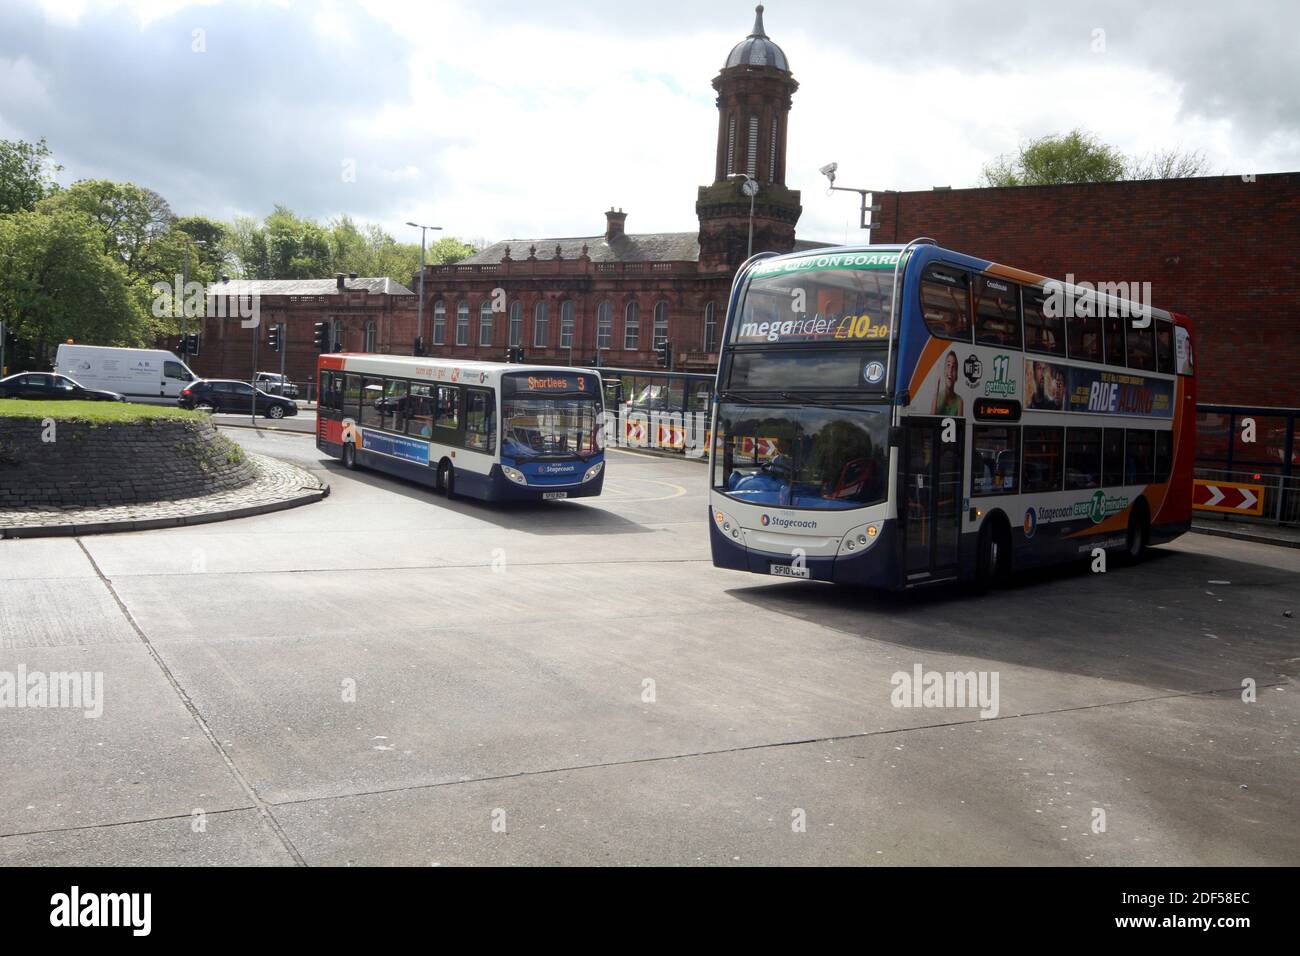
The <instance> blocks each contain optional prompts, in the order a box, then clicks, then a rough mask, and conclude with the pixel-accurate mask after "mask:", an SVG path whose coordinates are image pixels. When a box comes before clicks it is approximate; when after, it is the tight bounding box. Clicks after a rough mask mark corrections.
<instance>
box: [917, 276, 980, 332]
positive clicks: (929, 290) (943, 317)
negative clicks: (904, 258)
mask: <svg viewBox="0 0 1300 956" xmlns="http://www.w3.org/2000/svg"><path fill="white" fill-rule="evenodd" d="M921 314H922V316H923V317H924V318H925V324H926V326H928V327H929V329H930V334H931V335H935V336H938V337H939V338H942V339H959V340H960V341H963V342H969V341H970V340H971V337H970V325H971V323H970V276H969V275H967V274H966V273H965V272H963V271H962V270H960V269H954V268H951V267H945V266H930V268H928V269H926V270H925V275H924V276H922V278H921Z"/></svg>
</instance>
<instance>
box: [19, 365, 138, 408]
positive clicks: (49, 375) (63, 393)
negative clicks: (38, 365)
mask: <svg viewBox="0 0 1300 956" xmlns="http://www.w3.org/2000/svg"><path fill="white" fill-rule="evenodd" d="M0 398H30V399H36V400H46V401H49V400H54V401H71V402H125V401H126V399H125V398H124V397H122V396H121V395H119V394H118V393H117V392H104V391H100V390H99V389H96V388H86V387H85V386H84V385H82V384H81V383H80V382H77V381H74V380H73V379H70V378H68V376H66V375H60V374H58V373H57V372H20V373H18V374H17V375H10V376H9V377H8V378H2V379H0Z"/></svg>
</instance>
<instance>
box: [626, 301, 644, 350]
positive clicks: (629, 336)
mask: <svg viewBox="0 0 1300 956" xmlns="http://www.w3.org/2000/svg"><path fill="white" fill-rule="evenodd" d="M640 343H641V306H639V305H637V304H636V303H635V302H629V303H628V304H627V309H626V310H625V311H624V312H623V348H624V349H626V350H627V351H629V352H635V351H636V350H637V349H638V348H640V347H641V345H640Z"/></svg>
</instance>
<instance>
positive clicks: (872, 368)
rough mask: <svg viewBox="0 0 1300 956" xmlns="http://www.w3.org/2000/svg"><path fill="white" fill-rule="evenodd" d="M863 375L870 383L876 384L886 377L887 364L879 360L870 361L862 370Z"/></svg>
mask: <svg viewBox="0 0 1300 956" xmlns="http://www.w3.org/2000/svg"><path fill="white" fill-rule="evenodd" d="M862 377H863V378H865V379H866V380H867V381H868V382H869V383H871V384H872V385H875V384H876V383H877V382H879V381H880V380H881V379H882V378H884V377H885V366H883V365H881V364H880V363H879V362H868V363H867V367H866V368H864V369H863V370H862Z"/></svg>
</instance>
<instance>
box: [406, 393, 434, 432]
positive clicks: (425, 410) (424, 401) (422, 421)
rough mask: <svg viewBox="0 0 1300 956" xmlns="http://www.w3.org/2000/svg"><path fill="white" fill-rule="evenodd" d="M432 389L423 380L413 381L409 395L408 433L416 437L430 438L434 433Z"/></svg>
mask: <svg viewBox="0 0 1300 956" xmlns="http://www.w3.org/2000/svg"><path fill="white" fill-rule="evenodd" d="M431 393H432V389H431V388H430V387H429V386H428V385H426V384H424V383H423V382H412V383H411V394H410V395H409V396H408V397H407V403H408V408H407V419H406V434H408V435H414V436H415V437H416V438H428V437H429V436H430V435H432V434H433V397H432V394H431Z"/></svg>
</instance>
